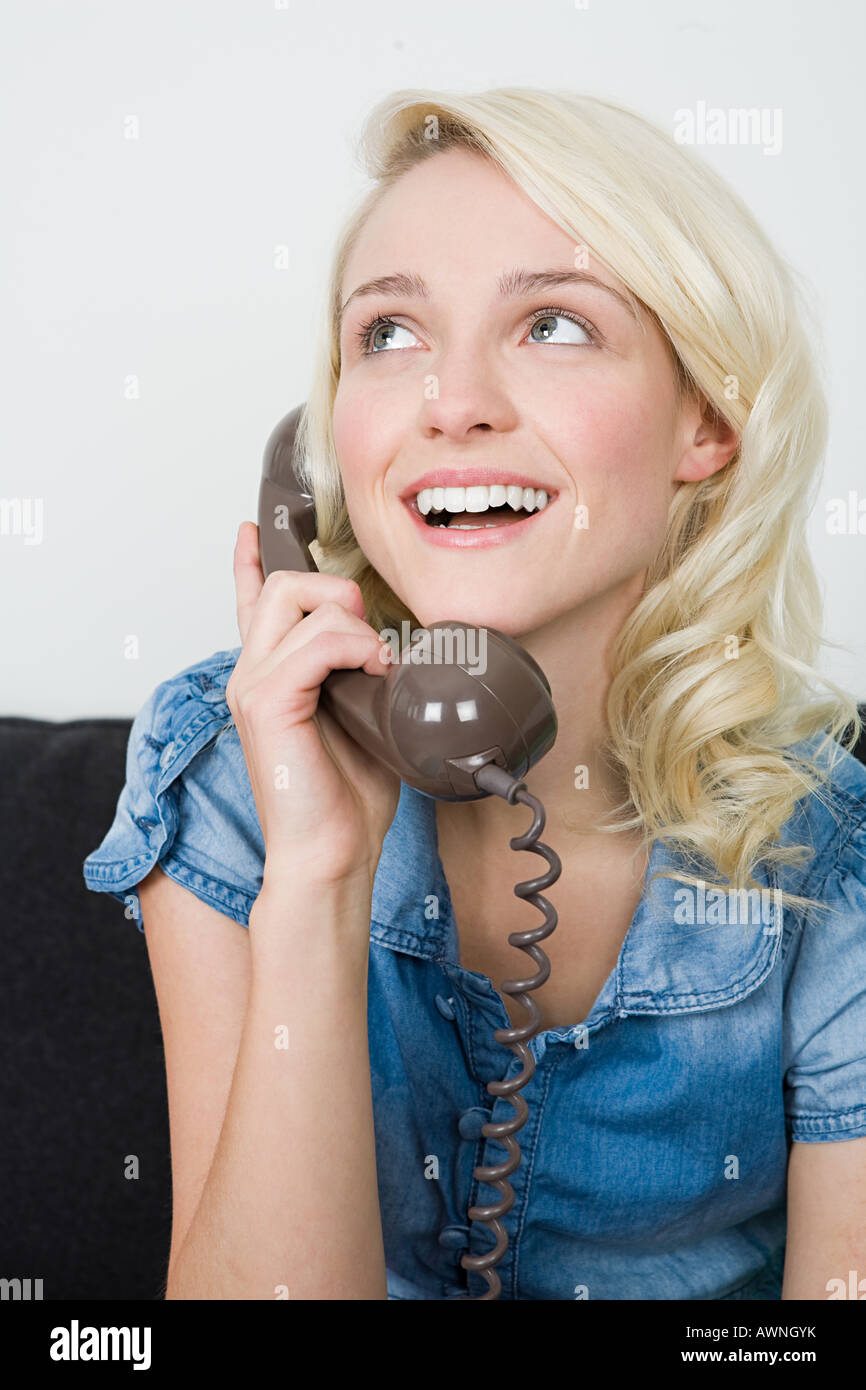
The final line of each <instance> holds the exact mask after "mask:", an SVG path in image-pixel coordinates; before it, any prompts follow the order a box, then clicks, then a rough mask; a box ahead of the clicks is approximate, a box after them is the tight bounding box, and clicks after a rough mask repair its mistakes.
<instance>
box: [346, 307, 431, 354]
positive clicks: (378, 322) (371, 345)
mask: <svg viewBox="0 0 866 1390" xmlns="http://www.w3.org/2000/svg"><path fill="white" fill-rule="evenodd" d="M398 331H399V332H401V333H409V334H410V335H411V336H412V337H413V338H414V337H415V335H414V333H412V330H411V329H410V328H404V327H403V325H402V324H400V323H395V322H394V320H393V319H389V318H384V317H383V316H382V315H381V314H377V315H376V317H375V318H373V319H370V320H369V322H367V323H362V324H361V327H360V328H359V329H358V331H357V333H356V335H355V337H356V338H357V341H358V343H359V345H360V348H361V351H362V352H366V353H369V354H370V355H371V356H372V355H373V353H375V352H387V350H388V348H390V347H395V346H396V347H401V346H403V347H405V346H406V344H405V343H403V344H401V343H399V342H398V343H396V344H395V343H394V334H395V332H398ZM380 335H382V336H380ZM416 341H417V340H416Z"/></svg>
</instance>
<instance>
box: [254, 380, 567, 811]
mask: <svg viewBox="0 0 866 1390" xmlns="http://www.w3.org/2000/svg"><path fill="white" fill-rule="evenodd" d="M302 411H303V406H298V407H296V408H295V409H294V410H292V411H290V412H289V414H288V415H286V416H285V417H284V418H283V419H282V420H281V421H280V422H279V423H278V425H277V426H276V428H275V429H274V430H273V431H272V432H271V435H270V437H269V439H268V441H267V444H266V446H265V454H264V461H263V467H262V480H261V487H260V490H259V545H260V553H261V562H262V571H263V573H264V576H265V578H267V577H268V575H269V574H270V573H271V571H272V570H274V569H297V570H315V569H316V565H315V562H314V560H313V557H312V555H311V554H310V549H309V544H310V542H311V541H312V540H315V537H316V513H315V505H314V502H313V498H312V496H311V495H310V494H309V493H308V492H305V491H304V490H303V489H302V487H301V485H300V483H299V481H298V477H297V474H296V471H295V458H294V454H295V436H296V433H297V429H298V425H299V423H300V419H301V413H302ZM425 634H426V636H425ZM419 639H420V640H419ZM320 703H321V704H322V706H323V708H324V709H325V710H327V712H328V713H329V714H331V715H332V716H333V717H334V718H335V719H336V720H337V722H338V723H339V724H340V725H341V727H342V728H343V729H345V731H346V733H347V734H348V735H349V736H350V738H354V739H355V741H356V742H357V743H360V744H361V746H362V747H364V748H367V749H368V750H369V752H371V753H372V754H373V755H374V756H375V757H378V758H381V760H382V761H383V762H384V763H386V764H387V765H388V766H389V767H390V768H391V769H392V770H393V771H394V772H396V773H397V774H398V776H399V777H401V778H402V779H403V781H405V782H408V783H409V785H410V786H413V787H415V789H416V790H417V791H420V792H423V793H425V795H427V796H433V797H437V798H439V799H441V800H443V801H474V800H478V799H479V798H480V797H483V796H487V795H489V791H487V790H484V789H483V788H482V787H481V786H480V785H479V783H478V782H477V781H476V780H475V774H476V773H477V772H478V770H479V769H480V768H482V767H484V766H485V765H486V764H488V763H496V764H498V765H499V766H500V767H502V768H504V769H505V771H506V772H508V773H510V774H511V776H512V777H515V778H521V777H523V775H524V774H525V773H526V772H528V771H529V768H530V767H532V766H533V765H534V764H535V763H536V762H538V760H539V759H540V758H542V757H543V756H544V754H545V753H547V752H548V751H549V749H550V748H552V746H553V743H554V741H555V739H556V732H557V720H556V712H555V710H554V707H553V701H552V700H551V696H550V686H549V684H548V682H547V679H546V677H545V675H544V672H543V671H542V670H541V667H540V666H539V665H538V663H537V662H536V661H535V660H534V659H533V658H532V657H531V656H530V655H529V653H528V652H525V651H524V650H523V648H522V647H521V646H519V644H518V643H517V642H515V641H514V640H513V639H512V638H511V637H508V636H507V635H506V634H505V633H502V632H498V631H497V630H496V629H495V628H472V627H471V626H470V625H469V624H468V623H461V622H456V621H450V622H449V621H443V622H437V623H434V624H432V626H431V627H430V628H428V629H425V630H423V631H422V632H421V633H417V632H416V633H413V642H412V645H411V647H410V649H409V650H408V651H406V650H405V649H404V650H402V652H401V659H400V661H399V663H394V664H393V665H392V666H391V667H390V668H389V670H388V672H387V675H386V676H385V677H384V678H382V677H379V676H369V675H367V673H366V672H365V671H360V670H357V671H348V670H346V671H342V670H341V671H332V672H331V675H330V676H328V678H327V679H326V680H325V681H324V682H323V684H322V690H321V695H320Z"/></svg>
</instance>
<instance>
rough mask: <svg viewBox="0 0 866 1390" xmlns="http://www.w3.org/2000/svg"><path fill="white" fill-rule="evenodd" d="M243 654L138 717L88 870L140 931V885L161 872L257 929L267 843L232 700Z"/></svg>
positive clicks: (188, 675) (211, 660)
mask: <svg viewBox="0 0 866 1390" xmlns="http://www.w3.org/2000/svg"><path fill="white" fill-rule="evenodd" d="M240 650H241V649H240V647H236V648H233V649H231V650H226V651H219V652H215V653H213V655H211V656H208V657H205V658H203V659H202V660H200V661H197V662H194V663H193V664H192V665H191V666H187V667H185V668H184V670H182V671H179V672H178V673H177V675H174V676H171V677H170V678H169V679H168V680H165V681H162V682H161V683H160V684H159V685H158V686H157V687H156V688H155V689H154V690H153V692H152V693H151V695H150V696H149V697H148V699H147V700H146V702H145V704H144V705H143V706H142V708H141V709H140V710H139V712H138V714H137V715H136V717H135V719H134V721H133V723H132V727H131V729H130V733H129V740H128V743H127V751H126V780H125V783H124V786H123V788H122V790H121V792H120V796H119V798H118V802H117V808H116V812H115V818H114V821H113V823H112V825H111V826H110V828H109V830H108V832H107V834H106V836H105V838H104V839H103V841H102V843H101V844H100V845H99V846H98V847H97V848H96V849H95V850H94V851H93V852H92V853H91V854H90V855H88V857H87V859H86V860H85V861H84V865H83V873H84V880H85V883H86V885H87V887H88V888H90V889H91V890H92V891H94V892H102V893H110V894H111V895H112V896H113V897H115V898H117V899H118V901H120V902H122V903H124V905H125V907H126V908H127V913H126V915H127V916H128V917H129V918H130V919H131V920H134V921H135V922H136V924H137V925H138V927H139V930H141V913H140V908H139V903H138V894H137V893H136V892H135V885H136V884H137V883H139V882H140V881H141V880H142V879H143V878H145V877H146V875H147V874H148V873H149V872H150V870H151V868H152V867H153V866H154V864H156V863H159V864H160V867H161V868H162V869H163V871H164V872H165V873H166V874H168V876H169V877H171V878H174V879H176V880H177V881H178V882H179V883H181V884H183V885H184V886H185V887H187V888H189V889H190V890H191V891H192V892H194V893H195V894H196V895H197V896H198V897H200V898H201V899H202V900H203V901H204V902H206V903H208V904H209V905H210V906H212V907H216V908H217V909H218V910H219V911H221V912H224V913H226V914H227V915H228V916H230V917H233V918H234V919H235V920H236V921H238V922H241V923H242V924H243V925H248V922H249V914H250V911H251V909H252V905H253V903H254V901H255V899H256V897H257V896H258V894H259V892H260V890H261V875H262V868H263V865H264V841H263V838H262V834H261V827H260V824H259V820H258V814H257V811H256V806H255V800H254V798H253V794H252V789H251V787H250V783H249V777H248V775H247V770H246V763H245V760H244V756H243V749H242V748H241V745H240V739H239V738H238V734H237V730H236V729H235V726H234V721H233V719H232V716H231V712H230V711H229V708H228V705H227V703H226V698H225V691H226V685H227V683H228V680H229V677H230V675H231V673H232V671H233V670H234V667H235V664H236V662H237V659H238V656H239V655H240Z"/></svg>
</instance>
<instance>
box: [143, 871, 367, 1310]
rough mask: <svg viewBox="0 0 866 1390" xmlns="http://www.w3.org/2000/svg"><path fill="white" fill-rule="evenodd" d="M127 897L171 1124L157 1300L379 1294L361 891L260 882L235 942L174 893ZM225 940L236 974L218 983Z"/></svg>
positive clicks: (167, 885) (226, 957)
mask: <svg viewBox="0 0 866 1390" xmlns="http://www.w3.org/2000/svg"><path fill="white" fill-rule="evenodd" d="M151 877H153V875H151ZM157 895H159V898H160V899H161V901H157ZM141 900H142V912H143V917H144V919H145V931H146V935H147V940H148V949H149V951H150V953H151V960H152V965H153V970H154V981H155V985H156V988H157V995H158V998H159V1002H160V1016H161V1019H162V1020H163V1033H164V1042H165V1050H166V1075H167V1081H168V1086H169V1114H170V1120H171V1128H172V1182H173V1189H174V1192H175V1210H174V1218H173V1228H172V1253H171V1258H170V1263H169V1272H168V1282H167V1287H166V1298H168V1299H196V1298H216V1299H260V1298H261V1299H272V1298H275V1297H279V1296H280V1291H281V1289H282V1288H285V1289H286V1290H287V1293H288V1297H290V1298H300V1299H351V1298H357V1299H362V1298H381V1299H385V1298H386V1297H387V1286H386V1282H385V1260H384V1249H383V1241H382V1230H381V1220H380V1216H379V1205H378V1189H377V1182H376V1165H375V1144H374V1133H373V1115H372V1094H371V1083H370V1069H369V1054H368V1047H367V1032H366V1029H367V1016H366V988H367V953H368V949H369V945H368V943H369V909H370V903H369V883H368V880H367V879H366V877H365V878H364V880H363V882H360V883H359V882H358V881H354V882H352V883H346V882H341V883H339V884H333V885H319V886H318V887H314V886H313V885H310V884H309V882H308V881H305V877H304V875H303V874H301V873H300V872H299V873H298V874H297V876H296V877H295V878H294V881H293V885H292V888H291V889H290V890H289V889H282V888H281V889H280V890H279V891H277V889H276V887H275V886H274V885H273V881H268V880H267V877H266V886H265V887H263V890H262V893H261V894H260V896H259V898H258V899H257V901H256V903H255V905H254V907H253V912H252V914H251V917H250V929H249V937H247V933H246V932H244V930H243V928H242V927H239V926H238V925H237V924H235V923H231V922H230V921H229V919H227V918H225V917H222V916H221V915H220V914H219V913H216V912H214V911H212V910H211V909H209V908H207V907H206V906H205V905H204V904H201V903H199V902H198V900H197V899H195V898H194V897H193V895H191V894H189V893H187V891H186V890H185V889H182V888H180V887H179V886H178V885H176V884H173V883H171V881H170V880H167V879H164V878H162V882H161V883H160V884H159V885H158V886H155V887H154V888H153V889H151V888H148V889H147V891H146V892H145V893H142V894H141ZM188 900H192V903H194V904H195V906H194V907H192V906H189V901H188ZM202 914H207V915H208V919H209V920H208V923H207V932H208V934H207V935H206V934H205V931H204V929H203V928H204V923H203V922H202V921H201V920H200V919H201V915H202ZM188 916H194V917H195V918H196V919H197V921H196V923H195V924H189V925H183V924H182V919H185V918H187V917H188ZM362 919H363V920H362ZM216 923H219V924H220V925H219V930H218V931H215V930H214V927H215V924H216ZM220 933H222V935H220ZM235 933H240V935H241V937H242V938H243V948H244V949H245V951H246V957H245V959H246V960H247V961H248V967H247V969H248V973H247V974H245V973H244V967H243V966H242V965H241V968H240V970H239V971H238V975H237V976H235V977H234V978H232V974H231V972H232V969H233V968H235V967H237V966H239V965H240V962H241V957H242V956H243V950H242V949H241V946H240V945H239V944H238V940H237V936H236V935H233V934H235ZM193 941H194V942H195V945H194V946H191V945H190V942H193ZM184 942H186V943H187V944H186V945H184ZM227 943H230V945H228V946H227ZM227 951H228V954H227ZM215 954H216V955H219V957H220V959H221V962H222V963H221V965H220V966H219V967H214V966H212V965H207V964H205V963H204V962H205V961H206V960H212V959H213V957H214V955H215ZM193 956H194V957H195V961H196V963H197V964H198V967H199V969H198V971H196V969H195V968H194V965H193ZM214 979H216V980H217V982H218V983H217V985H216V988H215V989H214V990H213V991H212V990H211V985H212V984H213V983H214ZM219 981H221V982H222V983H221V984H220V983H219ZM185 985H186V986H188V988H187V989H186V990H185V988H184V986H185ZM242 997H243V1003H242V1004H241V1003H240V1001H241V998H242ZM205 1000H207V1001H208V1004H209V1007H208V1008H207V1009H206V1008H205ZM232 1018H234V1020H235V1022H234V1024H232V1023H231V1019H232ZM278 1030H279V1031H278ZM284 1030H288V1047H287V1048H283V1047H279V1046H277V1045H276V1044H277V1043H278V1042H280V1041H281V1040H282V1038H281V1033H283V1032H284ZM220 1032H222V1042H221V1041H220ZM233 1032H234V1035H235V1041H234V1042H232V1040H231V1035H232V1033H233ZM211 1159H212V1161H211Z"/></svg>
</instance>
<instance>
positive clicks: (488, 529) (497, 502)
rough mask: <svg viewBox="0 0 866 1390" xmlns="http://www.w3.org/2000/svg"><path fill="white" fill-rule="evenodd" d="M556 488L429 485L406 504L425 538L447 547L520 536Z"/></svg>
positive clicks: (546, 505) (549, 501)
mask: <svg viewBox="0 0 866 1390" xmlns="http://www.w3.org/2000/svg"><path fill="white" fill-rule="evenodd" d="M557 495H558V494H557V493H556V492H555V491H550V492H548V491H547V490H546V489H544V488H535V487H522V486H519V485H515V484H513V483H510V484H509V483H493V484H491V485H488V486H481V485H479V486H470V487H426V488H422V489H421V490H420V491H419V492H417V493H415V494H412V493H410V494H408V495H404V497H403V499H402V500H403V502H404V504H405V505H406V506H407V507H408V509H409V511H410V513H411V514H412V519H413V521H414V522H415V525H416V526H417V527H418V528H419V529H420V530H421V532H422V533H423V534H424V537H425V539H427V540H430V541H433V542H435V543H437V544H445V545H449V546H453V545H457V546H473V547H474V546H478V545H493V544H500V543H501V542H502V541H504V540H506V539H508V540H512V539H513V540H517V539H518V537H519V536H521V535H523V534H524V533H525V532H526V530H527V529H528V528H529V527H531V526H532V525H533V524H537V522H538V518H539V517H541V516H542V515H543V513H544V512H546V511H547V510H548V508H549V507H551V506H552V505H553V503H554V502H555V500H556V497H557Z"/></svg>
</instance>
